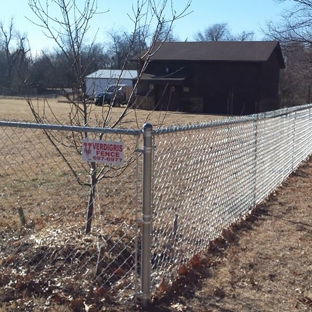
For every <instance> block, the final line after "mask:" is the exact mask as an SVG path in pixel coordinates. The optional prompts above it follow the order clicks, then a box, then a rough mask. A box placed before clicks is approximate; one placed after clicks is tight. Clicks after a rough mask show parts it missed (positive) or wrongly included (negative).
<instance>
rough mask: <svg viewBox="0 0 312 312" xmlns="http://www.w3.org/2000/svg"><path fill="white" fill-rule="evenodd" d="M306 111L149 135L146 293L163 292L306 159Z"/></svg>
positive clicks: (310, 136) (309, 138) (309, 141)
mask: <svg viewBox="0 0 312 312" xmlns="http://www.w3.org/2000/svg"><path fill="white" fill-rule="evenodd" d="M311 130H312V119H311V106H307V107H303V108H300V109H298V108H293V109H282V110H278V111H275V112H271V113H266V114H259V115H256V116H249V117H241V118H235V119H232V120H230V121H226V122H224V121H221V122H220V121H217V122H213V123H211V124H206V125H205V124H203V125H202V126H198V127H184V128H167V129H159V130H156V135H155V151H154V174H153V185H154V188H153V209H154V212H153V244H152V285H153V287H152V288H153V291H154V294H155V293H157V292H158V291H159V292H162V291H164V290H166V289H167V287H170V284H172V283H173V282H174V280H175V279H176V278H178V277H179V276H180V275H183V274H185V272H186V271H187V270H188V269H190V268H191V267H192V266H194V265H195V266H196V264H198V263H200V253H201V252H202V251H203V250H205V249H206V248H207V247H208V246H209V244H210V242H211V241H212V240H213V239H215V238H217V237H219V236H220V235H222V230H224V229H226V228H227V227H229V226H230V225H231V224H233V223H235V222H237V221H238V220H241V219H243V218H245V217H246V216H247V215H248V213H249V212H250V211H251V210H252V209H253V208H254V207H255V205H256V204H259V203H260V202H262V201H263V200H264V199H265V198H266V197H267V196H268V195H269V194H270V193H272V192H273V191H274V189H275V188H276V187H277V186H279V185H280V184H281V183H282V182H283V181H284V180H285V179H286V178H287V177H288V175H289V174H290V173H291V172H293V171H294V170H295V169H296V168H297V167H298V166H299V164H300V163H301V162H302V161H303V160H304V159H305V158H306V157H307V156H308V155H310V154H311V152H312V131H311Z"/></svg>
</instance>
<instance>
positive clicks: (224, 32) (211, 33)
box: [194, 23, 254, 41]
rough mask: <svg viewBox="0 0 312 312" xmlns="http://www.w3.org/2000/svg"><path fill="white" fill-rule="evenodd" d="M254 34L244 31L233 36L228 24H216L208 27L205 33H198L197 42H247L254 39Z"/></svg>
mask: <svg viewBox="0 0 312 312" xmlns="http://www.w3.org/2000/svg"><path fill="white" fill-rule="evenodd" d="M253 35H254V33H253V32H250V31H249V32H247V31H243V32H242V33H241V34H238V35H233V34H232V33H231V31H230V28H229V26H228V24H227V23H216V24H213V25H211V26H208V27H207V28H205V29H204V30H203V31H198V32H197V33H196V34H195V36H194V39H195V41H247V40H252V39H253Z"/></svg>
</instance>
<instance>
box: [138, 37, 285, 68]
mask: <svg viewBox="0 0 312 312" xmlns="http://www.w3.org/2000/svg"><path fill="white" fill-rule="evenodd" d="M274 50H277V51H278V55H279V63H280V67H281V68H285V63H284V59H283V56H282V52H281V48H280V45H279V42H278V41H211V42H164V43H162V44H161V43H157V44H156V45H155V47H154V49H153V51H154V52H155V54H154V55H152V56H151V60H155V61H156V60H157V61H161V60H167V61H168V60H169V61H177V60H179V61H186V60H187V61H218V62H219V61H223V62H226V61H228V62H265V61H267V60H268V58H269V57H270V55H271V54H272V52H273V51H274ZM145 52H146V51H143V52H142V54H141V55H144V53H145Z"/></svg>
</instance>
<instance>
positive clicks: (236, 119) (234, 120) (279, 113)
mask: <svg viewBox="0 0 312 312" xmlns="http://www.w3.org/2000/svg"><path fill="white" fill-rule="evenodd" d="M309 109H312V104H306V105H300V106H294V107H286V108H281V109H278V110H275V111H269V112H263V113H258V114H253V115H246V116H233V117H226V118H224V119H220V120H209V121H205V122H201V123H198V124H187V125H173V126H170V127H161V128H156V129H154V130H153V133H154V134H164V133H173V132H180V131H191V130H198V129H205V128H212V127H218V126H231V125H234V124H242V123H247V122H253V121H259V120H264V119H268V118H277V117H283V116H284V117H285V116H287V115H290V114H292V113H296V112H299V111H304V110H309Z"/></svg>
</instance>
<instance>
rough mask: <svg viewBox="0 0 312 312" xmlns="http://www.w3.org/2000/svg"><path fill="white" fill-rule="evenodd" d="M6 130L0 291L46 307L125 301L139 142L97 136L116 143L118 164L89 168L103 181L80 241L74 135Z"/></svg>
mask: <svg viewBox="0 0 312 312" xmlns="http://www.w3.org/2000/svg"><path fill="white" fill-rule="evenodd" d="M12 125H13V124H12V123H11V124H10V123H7V124H6V125H5V126H4V123H3V122H2V127H1V128H0V129H1V131H0V142H1V146H2V149H1V152H0V155H1V156H0V157H1V179H0V184H1V194H0V195H1V197H0V200H1V208H0V229H1V237H0V264H1V265H0V285H1V287H2V288H3V289H4V291H5V292H10V291H14V292H15V291H20V292H22V291H30V292H33V293H34V294H36V295H40V296H43V297H45V298H47V300H50V299H51V298H53V297H55V296H57V298H60V297H62V296H63V298H69V297H70V296H71V297H72V298H84V300H91V301H92V300H93V301H101V300H119V301H120V300H121V301H123V300H128V299H129V298H132V299H133V296H134V295H136V294H137V293H138V289H139V286H140V285H139V282H140V279H139V278H138V275H139V267H138V263H139V262H138V261H139V255H140V252H139V247H140V246H139V244H140V242H139V241H138V237H139V235H138V233H139V228H138V227H137V224H138V222H137V220H138V218H139V215H138V202H139V201H141V199H140V198H139V195H138V194H141V191H140V189H141V182H140V177H141V175H142V174H141V171H142V170H141V167H142V165H141V157H140V154H138V153H137V152H136V150H137V149H138V144H139V136H138V135H136V136H135V135H131V134H128V133H127V131H124V133H122V131H119V132H118V133H117V132H116V133H115V134H114V133H110V134H105V133H104V135H103V140H110V141H121V140H122V141H123V142H124V145H125V151H124V154H125V165H124V166H123V167H114V166H103V165H102V164H96V167H95V170H96V172H97V174H98V175H100V176H103V179H101V180H100V181H99V182H98V183H97V184H96V185H95V187H94V190H93V191H95V197H94V211H93V217H92V226H91V231H90V233H89V234H88V235H86V234H85V226H86V222H87V220H86V219H87V212H86V210H87V207H88V197H89V194H90V192H91V189H90V186H88V184H89V183H90V168H89V165H88V163H87V162H85V161H83V160H82V158H81V155H80V154H79V153H77V150H78V151H79V149H81V146H75V142H78V140H76V141H74V140H73V137H81V136H82V133H76V132H73V131H69V130H70V128H69V129H67V130H66V131H65V130H52V128H51V129H50V128H49V127H45V128H44V129H43V128H41V127H42V125H37V127H36V128H29V127H27V124H24V125H20V126H19V127H12ZM63 128H66V127H63ZM86 131H87V130H86ZM92 136H93V137H95V136H96V134H94V133H92V132H91V133H89V137H92ZM76 139H77V138H76ZM52 141H53V144H52ZM73 173H74V174H73ZM86 298H87V299H86Z"/></svg>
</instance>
